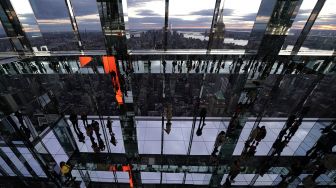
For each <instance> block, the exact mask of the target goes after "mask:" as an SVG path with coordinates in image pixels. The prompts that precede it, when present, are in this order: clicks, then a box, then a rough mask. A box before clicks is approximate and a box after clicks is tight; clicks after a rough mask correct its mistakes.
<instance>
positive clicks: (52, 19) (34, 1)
mask: <svg viewBox="0 0 336 188" xmlns="http://www.w3.org/2000/svg"><path fill="white" fill-rule="evenodd" d="M30 3H31V6H32V8H33V10H34V13H35V16H36V19H37V22H38V24H39V26H40V29H41V32H42V34H43V37H44V39H45V41H46V44H47V46H48V50H50V51H66V50H78V41H77V40H76V37H75V35H74V32H73V29H72V26H71V21H70V17H69V11H68V8H67V6H66V4H65V1H63V0H30Z"/></svg>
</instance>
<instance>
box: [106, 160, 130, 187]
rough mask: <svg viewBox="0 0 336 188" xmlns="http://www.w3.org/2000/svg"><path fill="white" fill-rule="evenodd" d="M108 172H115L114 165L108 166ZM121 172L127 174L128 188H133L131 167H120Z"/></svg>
mask: <svg viewBox="0 0 336 188" xmlns="http://www.w3.org/2000/svg"><path fill="white" fill-rule="evenodd" d="M109 171H114V172H115V171H117V167H116V165H110V167H109ZM122 171H123V172H128V175H129V184H130V188H133V187H134V183H133V176H132V167H131V165H122Z"/></svg>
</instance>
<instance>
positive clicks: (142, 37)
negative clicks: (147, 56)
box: [127, 0, 165, 50]
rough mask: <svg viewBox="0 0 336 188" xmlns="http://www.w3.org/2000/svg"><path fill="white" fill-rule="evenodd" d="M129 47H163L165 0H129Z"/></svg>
mask: <svg viewBox="0 0 336 188" xmlns="http://www.w3.org/2000/svg"><path fill="white" fill-rule="evenodd" d="M127 5H128V9H127V12H128V28H129V33H128V34H127V45H128V48H129V49H133V50H135V49H162V40H163V30H162V28H163V26H164V15H165V2H164V0H127Z"/></svg>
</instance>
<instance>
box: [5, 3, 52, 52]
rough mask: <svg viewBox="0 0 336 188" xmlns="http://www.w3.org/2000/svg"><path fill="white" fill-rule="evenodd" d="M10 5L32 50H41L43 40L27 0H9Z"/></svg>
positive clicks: (43, 43)
mask: <svg viewBox="0 0 336 188" xmlns="http://www.w3.org/2000/svg"><path fill="white" fill-rule="evenodd" d="M11 3H12V6H13V8H14V10H15V12H16V14H17V17H18V19H19V20H20V23H21V25H22V29H23V30H24V31H25V33H26V35H27V37H28V39H29V41H30V43H31V45H32V48H33V50H34V51H42V48H41V47H42V46H45V45H46V44H45V41H44V38H43V36H42V33H41V30H40V27H39V25H38V23H37V20H36V18H35V15H34V12H33V9H32V7H31V5H30V2H29V0H11Z"/></svg>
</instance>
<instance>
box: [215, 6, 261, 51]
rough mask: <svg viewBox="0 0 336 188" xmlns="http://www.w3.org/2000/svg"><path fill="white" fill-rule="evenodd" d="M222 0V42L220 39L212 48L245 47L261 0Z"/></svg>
mask: <svg viewBox="0 0 336 188" xmlns="http://www.w3.org/2000/svg"><path fill="white" fill-rule="evenodd" d="M224 2H225V3H224V6H223V8H224V10H223V23H224V25H225V27H224V28H225V31H224V33H225V34H224V33H223V34H224V44H223V42H222V41H221V45H219V46H214V48H217V49H222V48H225V49H245V46H246V45H247V43H248V40H249V37H250V34H251V31H252V28H253V24H254V21H255V19H256V16H257V13H258V10H259V6H260V3H261V0H249V1H245V0H226V1H224ZM242 5H244V6H242ZM219 24H220V23H219ZM214 42H215V41H214Z"/></svg>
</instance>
